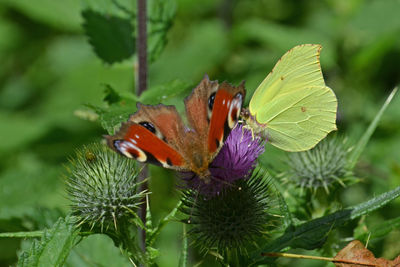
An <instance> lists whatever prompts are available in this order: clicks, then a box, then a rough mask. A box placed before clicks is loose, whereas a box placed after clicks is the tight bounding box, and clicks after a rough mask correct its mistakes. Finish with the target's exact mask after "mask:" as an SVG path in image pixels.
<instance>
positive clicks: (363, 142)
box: [348, 87, 398, 170]
mask: <svg viewBox="0 0 400 267" xmlns="http://www.w3.org/2000/svg"><path fill="white" fill-rule="evenodd" d="M397 89H398V88H397V87H396V88H394V89H393V90H392V92H391V93H390V95H389V96H388V98H387V99H386V101H385V103H383V105H382V107H381V109H380V110H379V111H378V113H377V114H376V116H375V118H374V120H373V121H372V122H371V123H370V125H369V126H368V128H367V130H366V131H365V133H364V134H363V136H362V137H361V138H360V141H358V143H357V145H356V147H355V148H354V150H353V152H351V154H350V155H349V160H348V162H349V163H348V168H349V169H350V170H352V169H353V168H354V166H355V165H356V163H357V161H358V159H359V158H360V156H361V153H362V152H363V151H364V149H365V147H366V146H367V143H368V141H369V139H370V138H371V136H372V134H373V133H374V131H375V129H376V127H377V126H378V123H379V121H380V119H381V117H382V115H383V113H384V112H385V110H386V108H387V107H388V105H389V104H390V102H391V101H392V99H393V97H394V95H395V94H396V92H397Z"/></svg>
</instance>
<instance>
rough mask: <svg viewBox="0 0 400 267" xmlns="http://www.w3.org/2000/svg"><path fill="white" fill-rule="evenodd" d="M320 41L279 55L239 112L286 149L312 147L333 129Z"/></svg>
mask: <svg viewBox="0 0 400 267" xmlns="http://www.w3.org/2000/svg"><path fill="white" fill-rule="evenodd" d="M320 50H321V45H311V44H305V45H299V46H296V47H294V48H292V49H291V50H289V51H288V52H286V54H285V55H283V56H282V58H281V59H280V60H279V61H278V63H276V65H275V67H274V68H273V69H272V71H271V72H270V73H269V74H268V76H267V77H266V78H265V79H264V81H263V82H262V83H261V84H260V85H259V86H258V88H257V89H256V91H255V93H254V94H253V97H252V98H251V100H250V104H249V110H246V111H244V112H243V117H244V118H245V120H246V123H247V125H248V126H249V127H250V128H251V129H252V130H253V132H254V133H255V134H261V136H263V137H264V138H266V140H267V141H268V142H269V143H271V144H272V145H274V146H276V147H278V148H280V149H283V150H286V151H304V150H308V149H310V148H312V147H314V146H315V145H316V144H317V143H318V142H319V141H321V140H322V139H323V138H324V137H325V136H326V135H327V134H328V133H329V132H331V131H333V130H336V110H337V99H336V96H335V94H334V92H333V91H332V89H330V88H329V87H327V86H326V85H325V81H324V78H323V76H322V71H321V66H320V63H319V55H320Z"/></svg>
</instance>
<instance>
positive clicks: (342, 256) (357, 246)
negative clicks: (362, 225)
mask: <svg viewBox="0 0 400 267" xmlns="http://www.w3.org/2000/svg"><path fill="white" fill-rule="evenodd" d="M333 262H334V263H335V266H337V267H365V266H374V267H400V255H399V256H398V257H397V258H396V259H394V260H393V261H390V260H387V259H384V258H375V256H374V254H373V253H372V252H371V251H369V250H368V249H366V248H365V247H364V245H363V244H362V243H361V242H360V241H358V240H354V241H352V242H350V243H349V244H348V245H347V246H346V247H344V248H343V249H342V250H341V251H339V253H338V254H337V255H336V256H335V258H334V260H333Z"/></svg>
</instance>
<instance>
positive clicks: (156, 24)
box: [148, 0, 176, 62]
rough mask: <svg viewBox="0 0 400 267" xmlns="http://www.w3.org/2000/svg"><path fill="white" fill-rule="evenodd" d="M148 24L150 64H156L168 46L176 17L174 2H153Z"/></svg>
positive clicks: (158, 0) (153, 0) (150, 5)
mask: <svg viewBox="0 0 400 267" xmlns="http://www.w3.org/2000/svg"><path fill="white" fill-rule="evenodd" d="M148 6H149V12H148V13H149V19H148V21H149V23H148V55H149V62H154V61H155V60H156V59H157V58H158V57H159V56H160V54H161V52H162V51H163V50H164V47H165V45H166V44H167V33H168V30H169V29H170V28H171V26H172V20H173V18H174V17H175V11H176V3H175V1H174V0H151V1H148Z"/></svg>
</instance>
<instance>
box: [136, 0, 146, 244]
mask: <svg viewBox="0 0 400 267" xmlns="http://www.w3.org/2000/svg"><path fill="white" fill-rule="evenodd" d="M137 10H138V11H137V33H138V34H137V40H136V51H137V57H138V82H137V90H136V93H137V95H139V96H140V95H141V94H142V93H143V92H144V91H145V90H146V89H147V27H146V26H147V25H146V22H147V8H146V0H137ZM147 176H148V169H147V166H144V167H143V169H142V172H141V173H140V176H139V179H140V182H141V181H143V179H145V178H147ZM147 189H148V184H147V181H145V182H143V183H142V184H141V186H140V189H139V190H140V191H144V190H146V191H147ZM139 216H140V218H141V219H142V221H143V224H146V199H144V201H143V204H142V205H141V207H140V210H139ZM139 234H140V236H139V240H140V247H141V249H142V250H143V251H144V252H145V251H146V231H145V230H144V229H141V230H140V233H139Z"/></svg>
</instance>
